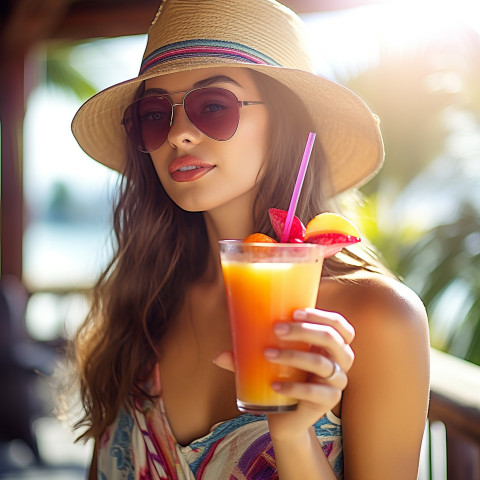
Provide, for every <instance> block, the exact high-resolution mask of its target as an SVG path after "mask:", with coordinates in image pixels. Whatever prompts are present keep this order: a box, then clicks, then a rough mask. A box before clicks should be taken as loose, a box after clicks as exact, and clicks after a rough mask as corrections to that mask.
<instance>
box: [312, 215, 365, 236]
mask: <svg viewBox="0 0 480 480" xmlns="http://www.w3.org/2000/svg"><path fill="white" fill-rule="evenodd" d="M323 233H341V234H343V235H346V236H349V237H360V233H359V232H358V230H357V227H356V226H355V225H354V224H353V223H352V222H351V221H350V220H348V219H346V218H345V217H343V216H342V215H338V214H337V213H331V212H325V213H321V214H320V215H317V216H316V217H314V218H312V220H310V221H309V222H308V224H307V226H306V228H305V241H307V240H308V238H309V237H312V236H313V235H320V234H323Z"/></svg>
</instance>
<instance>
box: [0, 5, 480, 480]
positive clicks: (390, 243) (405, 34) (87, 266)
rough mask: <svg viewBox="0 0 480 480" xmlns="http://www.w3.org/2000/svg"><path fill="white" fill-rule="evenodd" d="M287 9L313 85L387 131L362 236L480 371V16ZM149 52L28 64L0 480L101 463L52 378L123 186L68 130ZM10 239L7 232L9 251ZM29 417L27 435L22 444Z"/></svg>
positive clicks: (109, 47) (93, 48)
mask: <svg viewBox="0 0 480 480" xmlns="http://www.w3.org/2000/svg"><path fill="white" fill-rule="evenodd" d="M20 3H22V2H20ZM50 3H54V2H51V1H50ZM67 3H68V2H66V3H65V5H66V4H67ZM72 3H75V2H72ZM87 3H88V2H87ZM285 3H287V2H285ZM288 3H289V5H291V6H292V7H293V8H294V9H296V10H297V11H298V12H299V13H301V14H302V17H303V18H304V20H305V22H306V24H307V26H308V30H309V33H310V35H311V39H312V42H311V45H312V52H313V54H314V58H315V62H316V70H317V73H319V74H321V75H324V76H326V77H328V78H331V79H333V80H336V81H338V82H339V83H341V84H343V85H346V86H347V87H349V88H351V89H352V90H354V91H355V92H356V93H358V94H359V95H360V96H361V97H362V98H363V99H364V100H365V101H366V102H367V104H368V105H369V106H370V107H371V109H372V110H373V111H374V112H375V113H376V114H378V116H379V117H380V119H381V127H382V131H383V135H384V141H385V148H386V163H385V166H384V168H383V169H382V171H381V172H380V174H379V175H378V176H377V177H376V178H375V179H374V180H373V181H372V182H370V183H369V184H368V185H367V186H365V187H363V188H362V190H361V193H362V200H361V201H359V202H358V203H357V204H356V205H355V206H354V208H355V209H356V210H357V212H358V214H359V215H360V217H361V218H362V222H363V224H362V227H363V229H364V231H365V232H366V234H367V235H368V237H369V239H370V240H371V241H372V243H373V244H374V245H376V246H377V247H378V249H379V251H380V252H382V255H383V259H384V261H385V263H386V264H387V265H388V266H389V267H390V268H391V269H392V270H393V271H394V272H395V273H397V274H398V275H399V276H400V277H401V278H402V279H403V280H404V281H405V283H406V284H408V285H409V286H410V287H411V288H413V290H415V291H416V292H417V293H418V294H419V295H420V297H421V298H422V299H423V301H424V303H425V304H426V307H427V310H428V313H429V317H430V330H431V343H432V346H433V347H434V348H435V349H438V350H440V351H443V352H446V353H448V354H451V355H453V356H455V357H458V358H461V359H464V360H467V361H468V362H471V363H473V364H477V365H480V275H479V266H480V188H479V187H480V87H479V85H480V4H478V2H477V1H476V0H456V1H453V0H444V1H440V0H437V1H433V0H432V1H430V0H416V1H410V0H399V1H396V0H383V1H382V0H378V1H370V2H368V1H354V0H351V1H349V2H340V1H338V2H333V1H332V2H327V1H318V2H308V1H306V2H301V1H298V2H295V1H293V0H292V1H291V2H288ZM33 4H35V2H33V1H32V2H29V1H25V2H24V5H25V6H26V7H28V6H29V5H30V7H31V6H32V5H33ZM108 4H109V2H106V3H105V5H108ZM2 8H3V7H2ZM11 8H12V9H13V8H14V7H11ZM32 8H33V7H32ZM37 8H38V5H37ZM12 12H13V10H5V11H4V12H3V13H4V14H5V17H4V18H9V19H11V17H8V16H7V14H9V15H12ZM154 12H155V8H153V9H152V15H151V17H150V19H151V18H153V14H154ZM105 18H108V16H107V17H105ZM150 19H149V20H150ZM0 25H2V26H4V27H5V26H6V27H8V23H5V22H3V21H2V24H0ZM147 26H148V23H146V24H145V28H144V30H145V29H146V28H147ZM67 37H68V36H67ZM145 42H146V37H145V36H144V35H131V36H126V37H117V38H95V39H85V40H83V39H81V40H78V38H77V39H74V40H72V39H67V40H65V39H58V38H56V39H53V40H44V41H38V42H35V43H34V44H33V45H32V46H31V48H29V49H28V52H27V63H26V65H27V67H26V70H25V78H26V80H27V86H28V89H29V94H28V95H26V96H25V99H26V105H25V117H24V121H23V143H22V147H20V150H23V152H22V153H23V165H22V167H23V168H22V169H21V170H20V171H21V178H22V189H23V198H24V206H23V209H22V212H21V213H22V214H23V221H22V238H23V240H22V248H21V255H22V257H21V259H22V260H21V276H20V278H19V276H18V275H17V274H16V272H15V271H13V272H12V271H10V272H9V271H8V269H5V268H4V267H5V264H6V262H8V258H7V259H6V258H5V255H4V254H5V252H3V253H2V278H1V279H0V281H1V283H2V296H1V298H0V307H1V308H2V315H4V313H3V312H4V311H5V312H9V313H8V315H10V317H11V319H13V321H12V323H10V324H9V325H5V326H4V324H5V323H6V321H4V319H3V318H2V320H1V322H2V330H1V331H0V335H2V332H4V334H3V337H2V340H0V342H1V343H2V345H3V346H2V350H1V353H0V356H1V358H2V365H1V368H2V373H1V376H2V382H3V385H5V387H2V391H8V392H10V394H9V395H6V397H8V398H6V399H3V400H1V402H2V403H0V408H1V410H0V417H4V418H7V417H8V418H7V419H10V420H11V421H13V420H15V422H14V423H15V426H14V427H12V425H10V424H9V422H8V421H7V420H5V421H2V422H1V423H2V429H1V430H0V431H1V432H2V433H1V435H0V478H12V479H13V478H65V479H69V478H71V479H74V478H83V475H84V470H85V465H86V464H87V463H88V461H89V457H90V455H91V446H90V445H88V444H87V445H86V446H84V445H82V444H74V443H73V438H74V437H73V435H72V433H71V432H70V430H69V428H68V426H66V425H62V424H61V423H60V422H59V421H58V420H57V419H56V417H55V416H54V414H53V397H54V396H55V382H54V380H53V377H52V375H51V374H52V372H53V370H54V369H55V366H56V365H57V364H58V362H61V360H62V358H63V357H62V348H63V346H64V344H65V341H66V340H67V339H68V338H69V337H70V336H71V335H72V332H73V331H74V330H75V328H76V327H77V326H78V324H79V323H80V322H81V321H82V319H83V318H84V316H85V314H86V311H87V309H88V296H87V292H88V289H89V287H91V285H92V284H93V282H94V281H95V279H96V277H97V276H98V275H99V273H100V272H101V271H102V268H103V267H104V266H105V265H106V262H107V260H108V258H109V255H110V253H111V244H110V212H111V203H112V196H113V193H114V190H115V185H116V181H117V176H116V174H115V173H114V172H112V171H110V170H108V169H107V168H106V167H103V166H102V165H100V164H97V163H96V162H94V161H93V160H91V159H90V158H89V157H87V156H86V155H85V154H84V153H83V152H82V151H81V149H80V148H79V147H78V145H77V144H76V142H75V140H74V138H73V136H72V134H71V131H70V123H71V120H72V117H73V115H74V114H75V112H76V110H77V109H78V107H79V106H80V105H81V104H82V103H83V101H85V100H86V99H87V98H89V97H90V96H91V95H93V94H94V93H95V92H97V91H99V90H101V89H103V88H105V87H107V86H109V85H111V84H113V83H117V82H120V81H122V80H125V79H127V78H131V77H134V76H136V75H137V73H138V68H139V64H140V60H141V56H142V54H143V50H144V47H145ZM5 58H6V57H5V56H4V57H3V59H5ZM5 75H8V65H7V63H4V65H3V68H2V76H5ZM3 85H5V84H3ZM2 101H3V103H2V118H1V121H2V145H4V142H5V140H4V137H3V134H4V133H5V125H6V123H7V122H8V121H9V118H7V116H6V115H7V113H6V109H5V108H4V107H5V105H6V101H7V99H6V98H5V97H4V96H3V97H2ZM3 158H4V149H3V148H2V160H3ZM4 172H5V170H4V169H3V166H2V175H5V173H4ZM6 188H7V186H5V183H4V182H2V209H5V207H6V202H5V197H4V194H5V192H4V190H5V189H6ZM2 215H3V216H4V219H5V217H6V215H7V213H5V212H4V211H3V212H2ZM5 229H9V224H7V223H6V221H5V220H4V221H3V222H2V242H3V243H2V245H6V243H5V240H4V238H5V237H4V234H5ZM18 280H21V282H19V281H18ZM12 299H13V300H12ZM5 315H7V314H5ZM12 325H13V326H12ZM11 339H14V340H15V341H16V345H17V347H16V348H15V349H14V350H15V351H13V352H10V350H12V349H11V345H12V343H11ZM12 341H13V340H12ZM9 355H10V356H9ZM9 362H10V363H9ZM12 365H13V366H12ZM10 367H11V368H10ZM15 368H16V369H18V371H17V370H15ZM9 372H10V373H9ZM12 372H16V373H13V374H12ZM31 372H36V373H34V374H31ZM12 375H13V377H14V378H13V379H12ZM16 383H18V385H16ZM479 395H480V394H479ZM23 399H25V402H23ZM23 403H25V405H23ZM12 404H13V405H14V409H13V411H14V412H15V414H11V413H10V411H9V408H11V407H12ZM10 415H12V416H10ZM17 417H18V418H17ZM20 418H21V419H26V420H27V423H26V424H25V425H24V434H23V435H20V436H19V438H16V439H15V438H14V439H13V440H12V438H10V437H9V435H8V432H9V431H10V430H9V429H12V428H18V425H19V423H18V422H22V421H23V420H18V419H20ZM24 423H25V422H24ZM32 432H33V433H32ZM32 465H43V466H45V465H47V466H48V468H50V469H51V470H48V471H47V470H45V468H44V467H39V469H37V470H32V469H31V467H32ZM27 467H30V470H28V469H27ZM29 471H30V472H32V471H34V472H35V473H34V474H31V475H32V476H31V477H30V476H28V475H30V474H29V473H28V472H29ZM42 472H43V473H42ZM52 472H53V473H52ZM22 475H23V476H22ZM41 475H45V477H42V476H41ZM55 475H57V476H55ZM465 478H466V477H465ZM472 478H474V477H472Z"/></svg>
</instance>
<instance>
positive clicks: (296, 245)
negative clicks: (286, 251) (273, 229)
mask: <svg viewBox="0 0 480 480" xmlns="http://www.w3.org/2000/svg"><path fill="white" fill-rule="evenodd" d="M218 244H219V245H225V246H228V245H232V246H233V245H235V246H239V245H241V246H245V247H249V246H252V247H256V248H258V247H265V248H280V247H281V248H303V249H307V250H308V249H312V248H325V246H326V245H320V244H318V243H308V242H307V243H304V242H302V243H286V242H283V243H282V242H271V243H267V242H244V241H243V240H234V239H229V240H227V239H225V240H218Z"/></svg>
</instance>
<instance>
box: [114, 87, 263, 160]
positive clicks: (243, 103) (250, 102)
mask: <svg viewBox="0 0 480 480" xmlns="http://www.w3.org/2000/svg"><path fill="white" fill-rule="evenodd" d="M199 90H223V91H226V92H228V93H229V95H233V97H234V98H235V99H236V104H237V105H238V112H239V111H240V108H241V107H248V106H249V105H264V104H265V102H262V101H260V100H239V99H238V98H237V96H236V95H235V94H234V93H233V92H232V91H231V90H228V89H227V88H222V87H198V88H193V89H191V90H184V91H180V92H172V93H168V94H167V93H165V94H159V95H145V96H143V97H140V98H138V99H136V100H134V101H133V102H132V103H130V104H129V105H128V106H127V107H126V108H125V111H124V113H123V117H122V121H121V124H122V125H123V127H124V128H125V131H126V133H127V137H128V139H129V141H130V142H131V143H132V145H133V146H134V147H135V148H136V149H137V150H139V151H140V152H142V153H152V152H154V151H156V150H158V149H159V148H160V147H161V146H162V145H163V144H164V143H165V141H166V140H167V138H168V133H169V132H170V128H172V125H173V118H174V107H179V106H182V107H183V108H184V110H185V114H186V115H187V118H188V121H189V122H190V123H191V124H192V126H194V127H195V128H196V129H197V130H198V131H200V132H201V133H202V134H203V135H205V136H207V137H208V138H211V139H212V140H216V141H218V142H226V141H227V140H230V139H231V138H232V137H233V136H234V135H235V133H236V131H237V129H238V124H239V122H240V115H238V119H237V124H236V125H235V129H234V130H233V133H232V134H231V135H230V136H229V137H228V138H225V139H218V138H215V137H213V136H211V135H209V134H208V133H205V132H204V131H203V130H202V129H201V128H199V127H198V126H197V125H196V124H195V123H194V122H193V121H192V119H191V118H190V115H189V114H188V111H187V110H186V109H185V99H186V98H187V97H188V95H190V94H191V93H193V92H197V91H199ZM181 93H184V95H183V99H182V102H181V103H173V102H172V100H171V98H170V97H171V96H172V95H178V94H181ZM145 98H161V99H165V100H167V101H168V103H169V104H170V107H171V114H170V121H169V129H168V131H167V135H166V136H165V140H163V142H162V143H161V144H160V145H158V147H156V148H154V149H152V150H150V149H149V150H146V149H142V148H141V145H136V144H135V142H134V139H133V138H132V137H131V136H130V134H129V131H128V129H127V119H126V115H127V112H128V111H129V110H130V108H131V107H132V106H133V105H135V104H137V103H140V102H141V101H142V100H144V99H145ZM131 118H133V116H132V117H131ZM136 120H137V122H138V118H137V119H136Z"/></svg>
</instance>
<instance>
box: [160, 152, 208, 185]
mask: <svg viewBox="0 0 480 480" xmlns="http://www.w3.org/2000/svg"><path fill="white" fill-rule="evenodd" d="M214 168H215V165H212V164H211V163H207V162H204V161H203V160H200V159H199V158H197V157H193V156H191V155H187V156H185V157H179V158H176V159H175V160H173V161H172V162H171V163H170V165H169V166H168V173H169V174H170V176H171V177H172V179H173V180H175V181H176V182H193V181H194V180H197V179H199V178H200V177H203V176H204V175H206V174H207V173H208V172H210V170H213V169H214Z"/></svg>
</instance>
